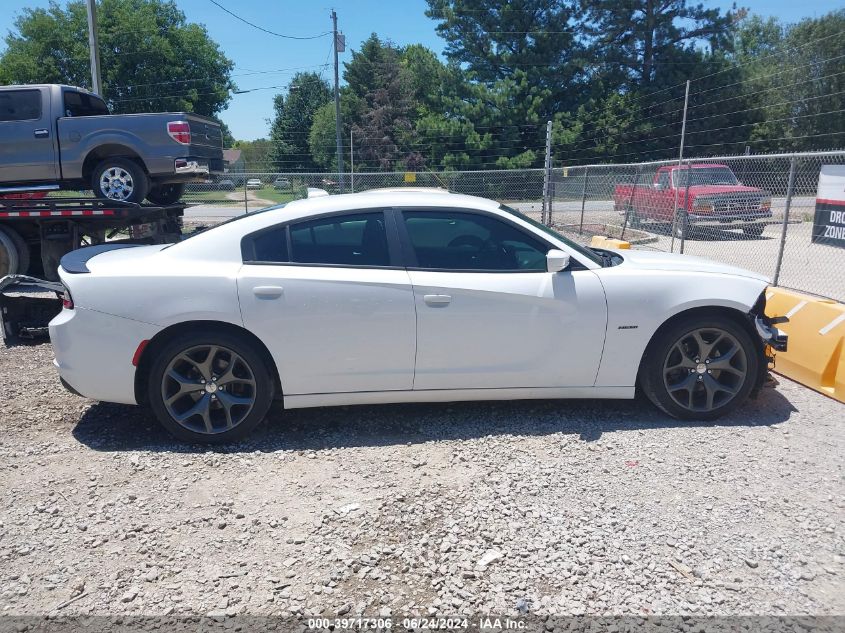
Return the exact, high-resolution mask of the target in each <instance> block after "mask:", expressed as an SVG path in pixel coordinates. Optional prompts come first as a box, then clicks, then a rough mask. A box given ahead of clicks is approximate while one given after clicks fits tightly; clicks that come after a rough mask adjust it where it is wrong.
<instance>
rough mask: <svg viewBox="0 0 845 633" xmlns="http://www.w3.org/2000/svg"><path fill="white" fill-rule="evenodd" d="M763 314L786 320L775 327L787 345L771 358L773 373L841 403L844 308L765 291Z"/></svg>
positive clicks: (843, 395)
mask: <svg viewBox="0 0 845 633" xmlns="http://www.w3.org/2000/svg"><path fill="white" fill-rule="evenodd" d="M766 314H767V315H768V316H770V317H778V316H786V317H788V318H789V322H788V323H780V324H778V327H779V328H780V329H781V330H783V331H784V332H786V333H787V334H789V344H788V348H787V351H786V352H778V353H777V355H776V356H775V372H777V373H779V374H783V375H784V376H786V377H787V378H791V379H792V380H795V381H796V382H800V383H801V384H802V385H806V386H807V387H810V388H811V389H815V390H816V391H818V392H820V393H823V394H825V395H827V396H831V397H832V398H836V399H837V400H839V401H840V402H845V350H843V346H844V345H845V304H842V303H837V302H836V301H832V300H830V299H819V298H817V297H813V296H810V295H805V294H802V293H800V292H794V291H792V290H784V289H783V288H769V289H767V290H766Z"/></svg>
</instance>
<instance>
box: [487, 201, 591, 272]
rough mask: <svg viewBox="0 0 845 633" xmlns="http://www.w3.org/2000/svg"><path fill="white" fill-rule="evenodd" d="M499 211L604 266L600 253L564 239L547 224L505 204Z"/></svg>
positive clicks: (566, 238) (500, 206)
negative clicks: (516, 218) (526, 223)
mask: <svg viewBox="0 0 845 633" xmlns="http://www.w3.org/2000/svg"><path fill="white" fill-rule="evenodd" d="M499 209H501V210H502V211H505V212H507V213H510V214H511V215H514V216H516V217H518V218H519V219H520V220H524V221H526V222H528V224H530V225H531V226H533V227H536V228H538V229H540V230H541V231H543V233H547V234H549V235H551V236H552V237H554V238H555V239H558V240H560V241H561V242H563V243H564V244H566V245H567V246H568V247H570V248H571V249H572V250H574V251H576V252H577V253H579V254H581V255H583V256H584V257H586V258H587V259H589V260H590V261H591V262H594V263H596V264H602V258H601V256H600V255H599V254H598V253H596V252H594V251H591V250H590V249H588V248H587V247H586V246H581V245H580V244H578V243H577V242H573V241H572V240H570V239H569V238H568V237H564V236H563V235H561V234H560V233H558V232H557V231H555V230H554V229H551V228H549V227H548V226H546V225H545V224H541V223H540V222H538V221H537V220H535V219H534V218H530V217H528V216H527V215H525V214H524V213H520V212H519V211H517V210H516V209H512V208H511V207H509V206H507V205H504V204H502V205H499Z"/></svg>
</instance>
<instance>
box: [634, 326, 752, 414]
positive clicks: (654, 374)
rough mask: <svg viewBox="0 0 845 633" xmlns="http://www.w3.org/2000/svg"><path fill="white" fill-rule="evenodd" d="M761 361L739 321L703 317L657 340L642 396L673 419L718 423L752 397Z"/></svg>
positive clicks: (646, 364) (643, 374)
mask: <svg viewBox="0 0 845 633" xmlns="http://www.w3.org/2000/svg"><path fill="white" fill-rule="evenodd" d="M761 358H762V355H761V353H760V351H759V346H758V345H755V344H754V341H753V340H752V339H751V337H750V335H749V334H748V332H746V331H745V329H744V328H743V327H742V326H741V325H740V324H739V323H737V322H736V321H735V320H734V319H732V318H730V317H728V316H724V315H719V314H713V315H702V316H699V317H693V318H691V319H689V320H684V321H679V322H677V323H675V324H674V325H672V326H670V327H668V328H666V329H665V331H663V332H660V333H658V334H657V336H656V338H655V340H654V341H652V343H650V344H649V347H648V349H647V350H646V354H645V357H644V358H643V363H642V366H641V370H640V383H641V385H642V388H643V392H644V393H645V395H647V396H648V398H649V400H651V401H652V402H653V403H654V404H655V405H656V406H657V407H659V408H660V409H662V410H663V411H665V412H666V413H668V414H669V415H671V416H673V417H676V418H681V419H685V420H715V419H716V418H718V417H720V416H722V415H724V414H726V413H728V412H729V411H731V410H733V409H734V408H736V407H738V406H739V405H740V404H742V402H743V401H744V400H745V399H746V398H747V397H748V395H749V394H750V393H751V390H752V389H753V388H754V384H755V382H756V376H757V375H758V371H759V367H760V362H761Z"/></svg>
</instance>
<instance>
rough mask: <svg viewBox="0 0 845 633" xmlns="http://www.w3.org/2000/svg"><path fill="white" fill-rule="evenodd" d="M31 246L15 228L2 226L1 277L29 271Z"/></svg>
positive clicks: (0, 232) (0, 241) (0, 228)
mask: <svg viewBox="0 0 845 633" xmlns="http://www.w3.org/2000/svg"><path fill="white" fill-rule="evenodd" d="M29 257H30V253H29V246H28V245H27V243H26V242H25V241H24V239H23V238H22V237H21V236H20V234H19V233H18V232H17V231H15V230H14V229H13V228H11V227H8V226H0V277H5V276H6V275H24V274H26V272H27V271H28V270H29Z"/></svg>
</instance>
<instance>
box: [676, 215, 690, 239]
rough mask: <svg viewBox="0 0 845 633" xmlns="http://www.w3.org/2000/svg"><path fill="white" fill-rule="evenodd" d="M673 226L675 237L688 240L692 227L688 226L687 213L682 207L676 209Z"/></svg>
mask: <svg viewBox="0 0 845 633" xmlns="http://www.w3.org/2000/svg"><path fill="white" fill-rule="evenodd" d="M674 228H675V238H676V239H679V240H688V239H689V236H690V235H691V234H692V227H690V225H689V220H688V219H687V214H686V213H685V212H684V211H683V210H682V209H679V210H678V213H677V216H676V218H675V225H674Z"/></svg>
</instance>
